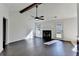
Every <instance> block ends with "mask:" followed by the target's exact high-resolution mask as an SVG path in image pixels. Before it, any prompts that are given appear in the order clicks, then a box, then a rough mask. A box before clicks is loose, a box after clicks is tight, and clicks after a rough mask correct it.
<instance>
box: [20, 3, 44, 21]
mask: <svg viewBox="0 0 79 59" xmlns="http://www.w3.org/2000/svg"><path fill="white" fill-rule="evenodd" d="M40 4H42V3H33V4H31V5H29V6H28V7H26V8H24V9H22V10H21V11H20V13H24V12H25V11H28V10H30V9H32V8H34V7H36V16H32V17H33V18H34V19H35V20H44V16H39V17H38V5H40Z"/></svg>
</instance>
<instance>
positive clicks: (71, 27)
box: [63, 17, 77, 43]
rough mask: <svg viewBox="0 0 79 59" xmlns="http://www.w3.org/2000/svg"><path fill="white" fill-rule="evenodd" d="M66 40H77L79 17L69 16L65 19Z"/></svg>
mask: <svg viewBox="0 0 79 59" xmlns="http://www.w3.org/2000/svg"><path fill="white" fill-rule="evenodd" d="M63 32H64V40H67V41H72V42H75V43H76V41H77V18H76V17H75V18H69V19H64V20H63Z"/></svg>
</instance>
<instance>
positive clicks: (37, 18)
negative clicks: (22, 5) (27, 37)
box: [32, 5, 44, 21]
mask: <svg viewBox="0 0 79 59" xmlns="http://www.w3.org/2000/svg"><path fill="white" fill-rule="evenodd" d="M32 17H33V18H34V19H35V20H37V21H38V20H44V16H39V17H38V5H36V16H35V17H34V16H32Z"/></svg>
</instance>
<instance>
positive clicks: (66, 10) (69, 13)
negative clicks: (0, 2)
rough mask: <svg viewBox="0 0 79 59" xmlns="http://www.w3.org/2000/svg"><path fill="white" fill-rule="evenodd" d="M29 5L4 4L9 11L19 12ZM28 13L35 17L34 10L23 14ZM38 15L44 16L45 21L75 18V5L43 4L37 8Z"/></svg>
mask: <svg viewBox="0 0 79 59" xmlns="http://www.w3.org/2000/svg"><path fill="white" fill-rule="evenodd" d="M30 4H31V3H16V4H15V3H10V4H5V5H6V6H7V7H8V8H9V10H10V11H17V12H19V11H20V10H22V9H23V8H25V7H27V6H28V5H30ZM27 13H29V16H30V15H34V16H35V8H33V9H31V10H29V11H26V12H25V13H24V14H27ZM38 15H39V16H40V15H43V16H45V18H46V19H53V18H54V16H57V18H58V19H64V18H72V17H77V5H76V4H75V3H44V4H41V5H40V6H39V8H38Z"/></svg>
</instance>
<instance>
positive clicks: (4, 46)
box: [3, 17, 7, 49]
mask: <svg viewBox="0 0 79 59" xmlns="http://www.w3.org/2000/svg"><path fill="white" fill-rule="evenodd" d="M6 20H7V19H6V18H5V17H3V49H5V48H6Z"/></svg>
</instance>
